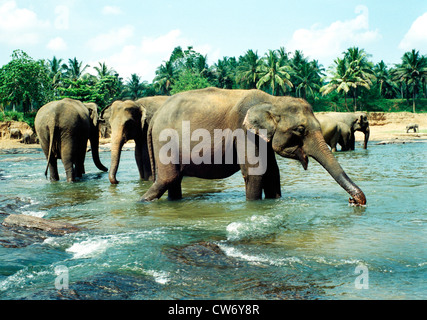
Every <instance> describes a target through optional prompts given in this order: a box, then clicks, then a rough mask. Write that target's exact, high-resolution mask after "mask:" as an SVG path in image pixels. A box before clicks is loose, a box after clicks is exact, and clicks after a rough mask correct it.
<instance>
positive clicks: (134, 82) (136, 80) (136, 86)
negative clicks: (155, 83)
mask: <svg viewBox="0 0 427 320" xmlns="http://www.w3.org/2000/svg"><path fill="white" fill-rule="evenodd" d="M146 87H147V85H146V83H145V82H141V77H140V76H138V75H137V74H136V73H133V74H131V75H130V78H128V80H127V83H126V85H125V89H124V95H125V96H126V97H128V98H130V99H132V100H137V99H139V98H141V97H143V96H144V90H145V89H146Z"/></svg>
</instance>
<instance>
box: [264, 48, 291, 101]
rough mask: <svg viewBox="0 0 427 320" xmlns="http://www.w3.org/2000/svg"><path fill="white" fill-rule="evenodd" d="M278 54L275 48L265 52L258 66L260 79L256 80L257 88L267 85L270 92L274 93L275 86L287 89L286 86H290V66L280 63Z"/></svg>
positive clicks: (283, 90) (284, 90) (283, 89)
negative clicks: (261, 62) (262, 61)
mask: <svg viewBox="0 0 427 320" xmlns="http://www.w3.org/2000/svg"><path fill="white" fill-rule="evenodd" d="M280 62H281V61H280V59H279V56H278V55H277V53H276V51H275V50H269V52H268V53H267V54H266V59H265V62H264V64H263V65H262V66H261V68H260V79H259V80H258V82H257V88H258V89H260V88H262V87H268V88H269V89H271V94H272V95H275V94H276V93H277V92H276V88H279V89H281V90H282V92H283V93H285V92H286V91H287V88H286V87H289V88H292V87H293V84H292V82H291V81H290V78H291V76H290V74H289V72H291V70H292V69H291V67H290V66H288V65H281V64H280Z"/></svg>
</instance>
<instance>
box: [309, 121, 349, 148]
mask: <svg viewBox="0 0 427 320" xmlns="http://www.w3.org/2000/svg"><path fill="white" fill-rule="evenodd" d="M316 119H317V120H318V121H319V124H320V128H321V130H322V134H323V138H324V139H325V141H326V143H327V144H328V145H329V146H330V147H331V151H332V152H336V151H337V144H339V145H341V151H347V150H349V149H350V141H351V129H350V127H349V126H348V125H347V124H345V123H344V122H341V121H335V119H334V118H332V117H329V116H328V115H327V114H316Z"/></svg>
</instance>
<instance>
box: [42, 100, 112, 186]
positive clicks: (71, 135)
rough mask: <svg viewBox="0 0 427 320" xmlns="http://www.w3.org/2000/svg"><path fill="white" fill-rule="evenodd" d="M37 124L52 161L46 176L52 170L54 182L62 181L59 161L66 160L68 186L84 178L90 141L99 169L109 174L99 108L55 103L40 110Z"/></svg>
mask: <svg viewBox="0 0 427 320" xmlns="http://www.w3.org/2000/svg"><path fill="white" fill-rule="evenodd" d="M34 124H35V128H36V132H37V135H38V137H39V140H40V145H41V147H42V149H43V152H44V154H45V155H46V158H47V161H48V164H47V168H46V171H45V175H47V171H48V169H49V172H50V180H51V181H57V180H59V175H58V167H57V159H61V160H62V163H63V165H64V168H65V173H66V176H67V181H68V182H73V181H75V179H76V177H82V174H83V173H85V168H84V160H85V155H86V149H87V142H88V140H90V145H91V149H92V158H93V161H94V163H95V165H96V167H97V168H98V169H99V170H102V171H108V169H107V168H106V167H104V166H103V165H102V163H101V161H100V160H99V153H98V147H99V133H98V110H97V106H96V104H94V103H88V104H83V103H82V102H80V101H77V100H73V99H68V98H66V99H62V100H59V101H52V102H49V103H48V104H46V105H44V106H43V107H41V108H40V110H39V111H38V112H37V115H36V118H35V122H34Z"/></svg>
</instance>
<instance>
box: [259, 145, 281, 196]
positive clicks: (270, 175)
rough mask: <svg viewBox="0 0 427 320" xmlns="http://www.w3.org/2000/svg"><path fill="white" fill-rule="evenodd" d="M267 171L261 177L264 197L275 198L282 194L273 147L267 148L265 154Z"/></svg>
mask: <svg viewBox="0 0 427 320" xmlns="http://www.w3.org/2000/svg"><path fill="white" fill-rule="evenodd" d="M267 157H268V158H267V159H268V163H267V171H266V172H265V174H264V176H263V178H262V188H263V189H264V196H265V198H266V199H277V198H280V197H281V196H282V192H281V188H280V172H279V166H278V165H277V161H276V158H275V154H274V151H273V149H271V148H269V149H268V154H267Z"/></svg>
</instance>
